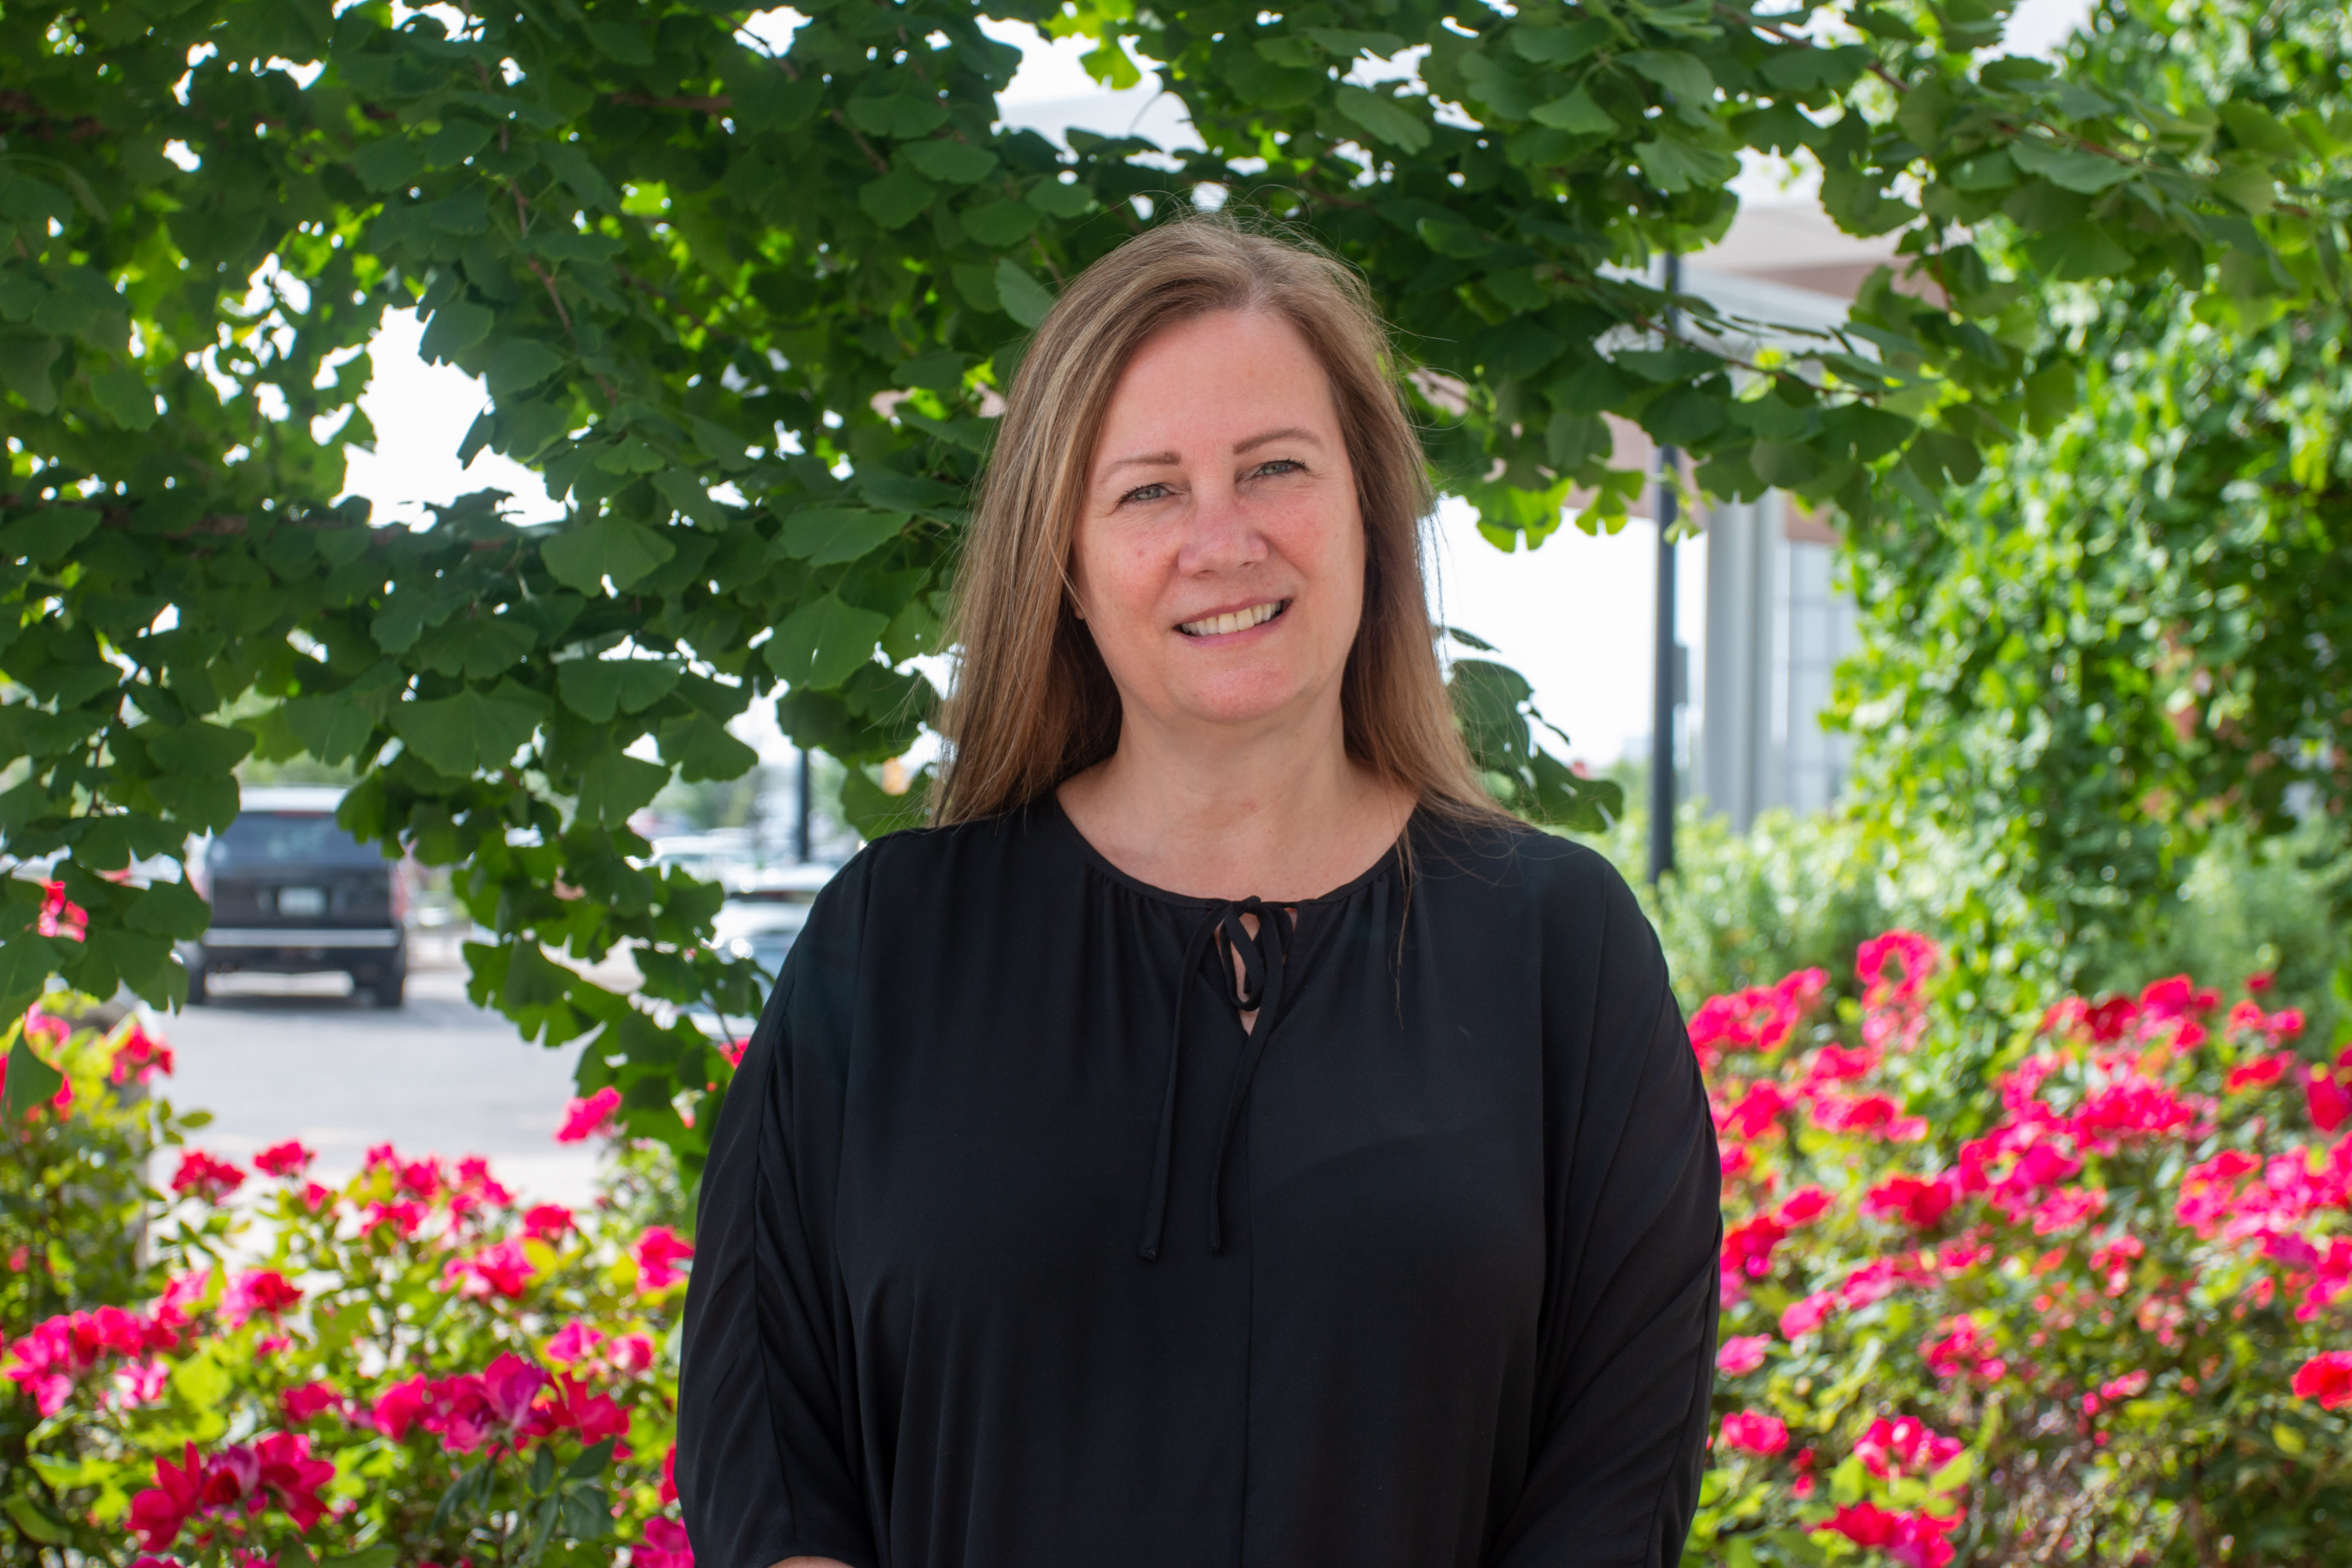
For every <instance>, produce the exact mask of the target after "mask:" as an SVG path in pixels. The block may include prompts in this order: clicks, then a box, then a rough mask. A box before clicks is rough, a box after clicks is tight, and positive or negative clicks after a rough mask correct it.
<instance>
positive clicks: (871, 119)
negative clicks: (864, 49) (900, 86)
mask: <svg viewBox="0 0 2352 1568" xmlns="http://www.w3.org/2000/svg"><path fill="white" fill-rule="evenodd" d="M842 113H843V114H844V115H845V116H847V117H848V120H849V122H850V123H851V124H852V125H855V126H856V127H857V129H859V130H860V131H863V132H866V134H867V135H868V136H887V137H890V138H892V139H893V140H895V141H899V142H911V141H913V140H914V139H915V138H916V137H918V136H929V134H930V133H931V132H934V131H937V130H938V129H939V128H940V126H942V125H945V124H946V123H947V122H948V111H947V106H946V105H945V104H943V103H941V102H940V100H938V99H936V98H916V97H913V96H912V95H910V94H908V93H903V92H893V93H885V94H882V95H879V96H861V97H857V98H853V99H851V100H849V101H848V102H847V103H846V104H845V105H843V107H842Z"/></svg>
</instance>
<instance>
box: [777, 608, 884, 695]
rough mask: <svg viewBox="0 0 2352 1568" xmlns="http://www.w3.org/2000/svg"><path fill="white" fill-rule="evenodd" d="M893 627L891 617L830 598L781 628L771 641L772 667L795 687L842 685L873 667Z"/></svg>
mask: <svg viewBox="0 0 2352 1568" xmlns="http://www.w3.org/2000/svg"><path fill="white" fill-rule="evenodd" d="M889 624H890V621H889V617H888V616H879V615H877V614H875V613H874V612H873V611H872V610H862V609H859V608H858V607H856V605H847V604H844V603H843V602H842V600H841V599H840V597H839V596H838V595H833V594H826V595H824V596H822V597H820V598H817V599H814V600H812V601H811V602H810V603H808V604H805V605H802V606H801V607H800V608H799V609H797V610H794V611H793V613H792V614H791V615H790V616H787V617H785V620H784V624H783V625H782V626H778V627H777V628H776V635H775V636H774V637H771V638H769V639H768V647H767V650H766V658H767V661H768V668H770V669H772V670H774V671H775V672H776V673H777V674H778V675H779V676H781V677H782V678H783V679H786V680H789V681H791V682H792V683H793V685H795V686H801V685H807V686H813V687H815V688H817V689H820V690H822V689H825V688H827V687H833V686H838V685H840V684H841V683H842V681H844V680H845V679H848V677H849V675H850V673H851V672H852V671H854V670H856V668H857V667H858V666H859V665H861V664H867V663H870V662H872V660H873V658H874V645H875V644H876V643H877V642H878V641H879V640H880V639H881V637H882V630H883V628H884V627H885V626H888V625H889Z"/></svg>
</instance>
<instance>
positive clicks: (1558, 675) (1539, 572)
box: [348, 0, 2089, 763]
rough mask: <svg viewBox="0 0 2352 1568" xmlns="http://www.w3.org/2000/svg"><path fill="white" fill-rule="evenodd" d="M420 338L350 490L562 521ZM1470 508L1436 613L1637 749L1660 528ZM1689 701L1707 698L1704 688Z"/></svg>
mask: <svg viewBox="0 0 2352 1568" xmlns="http://www.w3.org/2000/svg"><path fill="white" fill-rule="evenodd" d="M2088 12H2089V0H2024V3H2023V4H2022V5H2020V6H2019V7H2018V9H2017V11H2016V13H2015V14H2014V15H2013V16H2011V22H2010V28H2009V35H2008V37H2009V44H2010V47H2012V48H2014V49H2017V50H2019V51H2020V52H2026V53H2035V54H2039V53H2042V52H2044V51H2046V50H2048V49H2050V48H2052V47H2054V46H2055V45H2056V44H2057V43H2058V42H2059V41H2061V40H2063V38H2064V37H2065V36H2066V34H2067V33H2068V32H2070V31H2071V30H2073V28H2074V27H2075V26H2078V25H2079V24H2080V22H2081V20H2082V19H2083V17H2084V16H2086V15H2087V14H2088ZM794 20H795V19H794V18H793V16H792V15H791V13H789V12H771V13H767V14H765V16H762V17H761V18H760V19H759V22H758V25H757V27H756V30H757V31H758V32H759V33H760V34H761V36H762V37H766V38H768V39H769V40H770V41H771V43H772V44H774V45H776V46H778V47H781V45H782V42H783V41H784V39H785V38H786V37H789V34H790V31H791V27H792V25H793V21H794ZM987 30H988V31H989V33H990V34H991V35H992V36H993V37H1000V38H1003V40H1005V41H1006V42H1009V43H1017V44H1019V45H1020V46H1021V47H1022V48H1023V50H1024V59H1023V62H1022V67H1021V70H1020V73H1019V74H1018V75H1017V76H1015V77H1014V79H1013V85H1012V87H1011V88H1010V89H1008V90H1007V91H1006V92H1005V94H1004V95H1003V99H1002V100H1000V101H1001V103H1002V105H1003V107H1004V109H1005V110H1007V112H1006V114H1005V119H1006V120H1007V121H1010V122H1013V123H1024V124H1031V125H1034V126H1036V127H1037V128H1039V129H1041V130H1055V129H1058V127H1059V126H1061V125H1065V124H1068V123H1071V122H1073V121H1076V122H1081V123H1086V124H1087V125H1089V126H1091V127H1093V128H1095V129H1098V130H1104V131H1112V130H1118V131H1124V130H1126V129H1128V127H1129V125H1138V124H1139V129H1141V130H1142V131H1143V132H1144V133H1146V134H1154V135H1156V136H1157V137H1158V138H1159V139H1160V141H1161V142H1163V143H1164V142H1166V141H1167V140H1168V138H1169V136H1170V134H1171V132H1174V131H1176V130H1177V128H1178V127H1179V126H1181V119H1179V118H1176V117H1174V116H1173V115H1172V114H1171V112H1170V109H1171V105H1172V100H1162V101H1160V102H1159V103H1153V102H1152V101H1151V98H1152V95H1151V92H1150V89H1149V88H1141V89H1132V90H1131V91H1130V92H1128V93H1124V94H1118V95H1112V94H1108V93H1106V92H1105V91H1104V90H1103V89H1100V88H1098V87H1097V86H1096V84H1095V82H1094V79H1092V78H1090V77H1088V76H1087V73H1086V68H1084V67H1083V66H1081V65H1080V64H1079V63H1078V57H1079V56H1080V55H1081V54H1083V53H1084V52H1085V47H1086V46H1085V45H1083V44H1082V43H1080V42H1079V41H1077V40H1075V39H1062V40H1059V41H1051V42H1049V41H1047V40H1045V39H1044V38H1042V37H1039V36H1038V35H1037V34H1036V33H1035V32H1034V31H1033V30H1032V29H1030V28H1029V27H1027V26H1024V25H1022V24H1020V23H993V22H992V23H990V24H988V25H987ZM1024 110H1027V112H1024ZM1139 122H1140V123H1139ZM420 333H421V329H420V327H419V325H418V323H417V321H416V319H415V315H414V314H413V313H410V312H407V311H401V312H397V313H395V314H394V315H392V316H390V317H388V318H387V319H386V321H385V326H384V330H383V332H382V334H381V335H380V336H378V338H377V339H376V341H375V343H374V344H373V348H372V349H371V351H370V352H371V353H372V355H373V360H374V365H375V374H374V379H373V384H372V385H371V387H370V389H369V391H368V393H367V395H365V396H364V397H363V398H362V400H361V403H362V406H363V407H364V408H365V409H366V410H367V413H368V417H369V418H370V419H371V420H372V421H373V423H374V426H375V429H376V449H375V451H374V452H373V453H366V452H357V451H355V452H353V453H352V456H351V470H350V479H349V481H348V482H349V486H350V493H352V494H354V495H363V496H366V497H368V498H369V499H370V500H373V502H374V503H375V515H376V517H377V519H378V520H379V521H386V520H392V519H398V520H400V521H421V520H422V519H423V518H424V517H425V510H424V505H425V502H427V501H436V502H446V501H449V500H454V499H456V498H457V496H459V495H461V494H464V493H465V492H467V491H469V490H476V489H486V488H496V489H504V490H509V491H511V492H513V494H514V496H515V502H514V505H515V507H516V510H517V511H518V512H519V514H520V516H521V517H522V518H523V519H525V520H526V521H541V520H544V519H548V518H552V517H555V516H558V515H560V513H561V509H560V508H558V507H557V506H556V505H555V504H554V503H553V502H552V501H551V500H549V498H548V495H547V490H546V488H545V487H544V486H543V485H541V483H540V482H539V479H538V477H537V476H536V475H534V474H532V473H531V472H530V470H529V469H527V468H523V467H522V466H521V465H520V464H518V463H515V462H513V461H511V460H509V459H508V458H500V457H497V456H494V455H491V454H488V453H485V454H483V455H481V456H478V457H477V458H475V459H474V461H473V463H472V464H471V465H470V466H468V467H460V465H459V464H458V462H457V447H458V444H459V443H460V442H461V441H463V440H464V439H465V435H466V430H467V426H470V425H471V424H472V423H473V420H474V416H475V415H477V414H478V413H479V412H480V411H481V409H482V407H483V405H484V404H485V403H486V402H487V401H488V395H487V394H486V393H485V392H484V390H483V388H482V385H481V383H480V382H478V381H477V380H474V379H473V378H471V377H468V376H467V375H465V374H462V373H461V372H459V371H457V369H455V368H454V367H452V366H448V365H428V364H426V363H424V362H423V361H422V360H420V359H419V358H418V357H417V354H416V344H417V339H418V337H419V336H420ZM1467 513H1468V509H1467V508H1466V507H1465V506H1463V505H1461V504H1460V503H1459V502H1449V503H1447V504H1445V505H1444V506H1443V507H1441V508H1440V510H1439V513H1438V520H1437V527H1436V531H1435V541H1434V542H1435V546H1436V549H1435V552H1434V555H1435V559H1434V561H1433V567H1434V572H1435V577H1436V581H1435V583H1434V584H1433V588H1434V589H1435V590H1436V594H1435V596H1436V598H1437V600H1438V602H1439V605H1440V606H1441V614H1442V615H1443V616H1444V619H1445V620H1446V621H1447V622H1448V623H1449V624H1451V625H1454V626H1460V627H1462V628H1464V629H1465V630H1467V631H1471V632H1475V634H1477V635H1478V636H1480V637H1484V638H1486V640H1487V641H1488V642H1491V643H1493V644H1495V645H1496V647H1497V648H1498V649H1499V650H1500V653H1499V657H1501V658H1503V659H1505V661H1506V662H1507V663H1510V664H1512V665H1514V666H1515V667H1516V668H1518V669H1519V671H1520V672H1521V673H1523V674H1524V675H1526V676H1527V678H1528V680H1529V681H1530V682H1531V683H1532V684H1533V685H1534V687H1535V689H1536V701H1537V705H1538V707H1540V708H1541V709H1542V710H1543V712H1544V715H1545V717H1547V718H1549V720H1550V721H1552V722H1553V723H1555V724H1557V725H1559V727H1560V728H1561V729H1563V730H1565V731H1568V733H1569V736H1570V742H1571V746H1570V751H1571V753H1572V754H1573V755H1574V756H1576V757H1579V758H1581V759H1583V760H1586V761H1589V762H1591V763H1607V762H1610V761H1613V760H1614V759H1616V758H1617V757H1619V756H1621V755H1622V754H1623V753H1624V752H1625V750H1626V746H1627V742H1629V741H1631V742H1634V743H1635V745H1636V746H1637V747H1638V746H1640V745H1641V744H1642V743H1643V737H1645V736H1646V734H1647V731H1648V729H1649V723H1650V645H1651V637H1652V630H1651V627H1652V614H1653V612H1652V600H1653V596H1654V583H1655V580H1656V579H1655V571H1656V556H1657V536H1656V534H1655V532H1654V531H1653V530H1652V529H1650V528H1649V527H1647V526H1646V525H1643V524H1641V523H1638V522H1637V523H1634V524H1633V525H1630V526H1628V527H1627V528H1626V529H1625V531H1623V532H1622V533H1620V534H1617V535H1615V536H1613V537H1601V538H1587V537H1586V536H1585V535H1583V534H1580V533H1579V532H1577V531H1575V530H1574V529H1573V528H1564V529H1562V530H1560V531H1559V532H1558V533H1555V534H1554V535H1553V536H1552V538H1551V540H1550V541H1549V542H1548V543H1547V544H1545V545H1544V547H1543V548H1541V549H1540V550H1538V551H1535V552H1532V553H1520V554H1516V555H1505V554H1503V553H1502V552H1499V551H1497V550H1496V549H1495V548H1494V547H1493V546H1492V545H1490V544H1488V543H1487V542H1486V541H1485V540H1484V539H1482V538H1481V537H1479V535H1478V533H1477V531H1475V528H1473V527H1472V526H1471V524H1470V521H1469V518H1468V515H1467ZM1678 548H1679V554H1678V559H1677V566H1676V579H1677V584H1678V588H1679V592H1678V593H1677V594H1676V595H1675V597H1676V602H1677V605H1678V609H1677V615H1676V619H1677V622H1678V625H1679V628H1680V630H1681V633H1682V637H1683V640H1684V641H1685V642H1686V643H1689V644H1692V645H1693V646H1692V648H1691V654H1690V663H1691V668H1692V672H1693V679H1694V681H1696V679H1697V674H1698V672H1699V671H1700V670H1702V669H1703V668H1705V650H1704V648H1703V647H1701V646H1699V644H1700V641H1701V638H1700V633H1701V631H1702V629H1703V623H1704V619H1705V605H1706V600H1705V592H1704V587H1705V583H1706V541H1705V540H1704V539H1698V540H1693V541H1690V542H1685V543H1684V544H1682V545H1681V546H1679V547H1678ZM1693 695H1694V697H1695V698H1696V699H1698V700H1700V701H1701V702H1702V703H1703V701H1704V695H1705V694H1704V693H1703V692H1694V693H1693ZM746 738H747V739H750V740H751V741H752V742H753V743H755V744H759V745H761V749H762V751H763V752H771V753H772V754H773V755H774V756H775V757H776V758H777V759H778V760H780V759H781V757H782V754H783V752H785V751H786V750H787V748H786V747H785V746H784V743H783V742H782V738H781V737H780V736H777V735H776V734H775V731H774V728H773V722H772V716H767V718H766V720H765V721H764V722H761V723H759V724H757V725H756V726H755V727H754V728H753V729H752V730H751V731H747V735H746Z"/></svg>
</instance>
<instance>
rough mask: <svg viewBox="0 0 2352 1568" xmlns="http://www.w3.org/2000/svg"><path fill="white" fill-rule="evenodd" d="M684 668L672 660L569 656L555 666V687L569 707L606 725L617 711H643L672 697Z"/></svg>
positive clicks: (585, 717) (592, 720)
mask: <svg viewBox="0 0 2352 1568" xmlns="http://www.w3.org/2000/svg"><path fill="white" fill-rule="evenodd" d="M681 668H683V667H681V666H680V665H678V664H677V663H674V662H673V661H671V660H669V659H654V658H572V659H566V660H564V661H563V662H562V664H559V665H557V666H556V667H555V690H556V695H557V696H559V697H561V698H562V700H563V705H564V706H565V707H566V708H569V709H571V710H572V711H573V712H574V713H577V714H579V715H580V716H581V717H582V718H583V719H586V720H588V721H590V722H592V723H596V724H605V723H610V722H611V721H612V719H613V715H614V713H642V712H644V711H645V710H646V709H648V708H650V707H652V706H653V705H654V704H655V703H656V702H658V701H660V700H662V699H663V698H665V697H667V696H668V695H669V694H670V693H671V691H673V690H675V689H677V678H678V672H679V670H680V669H681Z"/></svg>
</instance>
